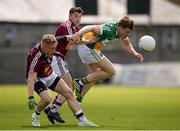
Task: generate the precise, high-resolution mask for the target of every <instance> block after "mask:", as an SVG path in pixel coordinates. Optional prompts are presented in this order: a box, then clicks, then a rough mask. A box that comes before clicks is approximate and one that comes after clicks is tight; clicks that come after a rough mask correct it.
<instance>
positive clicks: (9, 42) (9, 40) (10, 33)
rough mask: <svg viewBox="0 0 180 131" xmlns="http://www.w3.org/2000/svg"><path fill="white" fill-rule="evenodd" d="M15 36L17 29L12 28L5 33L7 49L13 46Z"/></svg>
mask: <svg viewBox="0 0 180 131" xmlns="http://www.w3.org/2000/svg"><path fill="white" fill-rule="evenodd" d="M14 36H15V29H14V28H13V27H12V28H10V27H9V28H7V29H6V31H5V45H4V46H5V47H10V46H12V42H13V39H14Z"/></svg>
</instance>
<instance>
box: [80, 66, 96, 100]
mask: <svg viewBox="0 0 180 131" xmlns="http://www.w3.org/2000/svg"><path fill="white" fill-rule="evenodd" d="M85 67H86V71H87V74H90V73H93V72H95V71H97V70H99V68H98V67H97V66H93V65H89V64H85ZM94 84H95V82H91V83H88V84H86V85H85V86H84V87H83V89H82V91H81V97H79V98H77V100H78V101H79V102H82V99H83V97H84V95H85V94H86V93H87V92H88V91H89V90H90V88H91V87H92V86H93V85H94Z"/></svg>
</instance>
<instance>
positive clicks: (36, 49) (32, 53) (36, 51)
mask: <svg viewBox="0 0 180 131" xmlns="http://www.w3.org/2000/svg"><path fill="white" fill-rule="evenodd" d="M37 54H38V55H39V56H41V55H42V52H41V50H40V42H38V43H36V44H35V45H34V46H33V47H32V48H31V50H30V52H29V55H30V56H35V55H37Z"/></svg>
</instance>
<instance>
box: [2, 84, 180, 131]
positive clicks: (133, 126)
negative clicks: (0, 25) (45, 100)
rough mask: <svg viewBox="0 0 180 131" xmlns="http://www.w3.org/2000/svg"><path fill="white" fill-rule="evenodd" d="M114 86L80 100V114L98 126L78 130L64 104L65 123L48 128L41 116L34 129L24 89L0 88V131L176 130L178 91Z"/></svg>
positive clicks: (179, 118)
mask: <svg viewBox="0 0 180 131" xmlns="http://www.w3.org/2000/svg"><path fill="white" fill-rule="evenodd" d="M117 87H118V86H107V85H100V86H94V87H93V88H92V89H91V90H90V92H89V93H88V94H87V95H86V97H85V98H84V100H83V103H82V107H83V110H84V113H85V114H86V116H87V117H88V118H89V119H90V120H91V121H93V122H95V123H97V124H98V125H100V126H101V127H99V128H88V127H78V126H77V123H78V121H77V120H76V119H75V117H74V116H73V114H72V113H71V111H70V109H69V108H68V107H67V104H65V105H63V107H62V108H61V109H60V113H61V115H62V117H63V118H64V120H65V121H66V123H65V124H59V123H57V124H56V125H52V124H50V122H49V121H48V120H47V118H46V116H45V114H44V113H41V117H40V122H41V127H39V128H36V127H32V126H31V115H32V113H33V111H30V110H29V109H28V107H27V87H26V86H25V85H9V86H8V85H0V130H3V129H4V130H139V129H140V130H180V88H142V87H138V88H136V87H129V88H126V87H124V86H120V87H121V88H117ZM52 95H53V96H55V93H52ZM35 98H36V100H38V99H39V97H38V96H37V95H35Z"/></svg>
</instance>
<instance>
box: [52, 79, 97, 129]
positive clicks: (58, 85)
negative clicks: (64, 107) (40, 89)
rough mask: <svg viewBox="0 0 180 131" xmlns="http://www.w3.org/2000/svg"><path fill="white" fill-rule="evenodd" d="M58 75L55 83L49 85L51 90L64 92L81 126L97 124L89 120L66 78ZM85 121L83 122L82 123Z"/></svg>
mask: <svg viewBox="0 0 180 131" xmlns="http://www.w3.org/2000/svg"><path fill="white" fill-rule="evenodd" d="M57 80H58V77H57V78H56V79H55V81H54V82H53V84H52V85H51V86H50V87H49V88H50V89H51V90H53V91H56V92H57V93H59V94H62V95H63V96H64V97H65V98H66V100H67V103H68V106H69V108H70V109H71V111H72V112H73V113H74V115H75V116H76V118H77V119H78V120H79V121H80V126H83V125H84V126H97V125H96V124H94V123H92V122H89V121H88V119H87V118H86V116H85V115H84V114H83V111H82V109H81V107H80V105H79V103H78V102H77V101H76V99H75V97H74V96H73V91H72V89H71V88H69V87H68V86H67V84H66V83H65V82H64V80H62V79H59V80H58V82H57ZM82 123H83V124H82Z"/></svg>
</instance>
